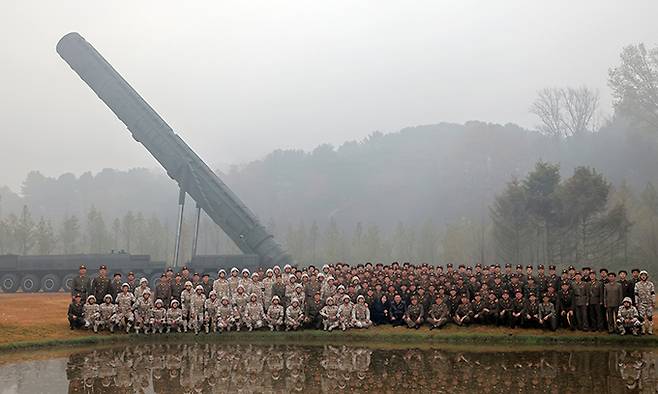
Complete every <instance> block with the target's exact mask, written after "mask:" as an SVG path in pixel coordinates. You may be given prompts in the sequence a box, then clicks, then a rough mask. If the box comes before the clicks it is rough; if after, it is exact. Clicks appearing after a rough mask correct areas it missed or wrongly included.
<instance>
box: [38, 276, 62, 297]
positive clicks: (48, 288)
mask: <svg viewBox="0 0 658 394" xmlns="http://www.w3.org/2000/svg"><path fill="white" fill-rule="evenodd" d="M60 287H61V283H60V280H59V276H57V275H55V274H48V275H46V276H44V277H43V278H41V290H43V291H44V293H54V292H56V291H58V290H59V288H60Z"/></svg>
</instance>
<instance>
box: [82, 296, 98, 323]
mask: <svg viewBox="0 0 658 394" xmlns="http://www.w3.org/2000/svg"><path fill="white" fill-rule="evenodd" d="M82 316H83V317H84V319H85V328H86V329H90V328H93V330H94V332H98V326H99V324H100V322H101V320H100V319H101V313H100V307H99V305H98V304H97V303H96V296H94V295H93V294H92V295H90V296H89V297H87V302H86V303H85V306H84V308H83V314H82Z"/></svg>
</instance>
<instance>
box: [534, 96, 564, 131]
mask: <svg viewBox="0 0 658 394" xmlns="http://www.w3.org/2000/svg"><path fill="white" fill-rule="evenodd" d="M561 108H562V94H561V93H560V89H558V88H545V89H542V90H540V91H539V92H538V93H537V99H536V100H535V102H534V103H532V107H530V112H532V113H533V114H535V115H537V116H538V117H539V119H540V120H541V123H542V124H541V125H540V126H539V131H541V132H542V133H543V134H546V135H551V136H554V137H561V136H562V135H563V133H564V126H563V123H564V122H563V120H562V113H561Z"/></svg>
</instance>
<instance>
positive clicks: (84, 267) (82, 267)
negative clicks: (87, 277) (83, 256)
mask: <svg viewBox="0 0 658 394" xmlns="http://www.w3.org/2000/svg"><path fill="white" fill-rule="evenodd" d="M78 269H81V270H86V269H87V266H86V265H84V264H81V265H80V268H78Z"/></svg>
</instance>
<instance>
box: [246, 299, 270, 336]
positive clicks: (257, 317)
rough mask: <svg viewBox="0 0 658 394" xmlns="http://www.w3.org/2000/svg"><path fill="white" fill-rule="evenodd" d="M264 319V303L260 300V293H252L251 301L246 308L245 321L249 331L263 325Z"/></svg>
mask: <svg viewBox="0 0 658 394" xmlns="http://www.w3.org/2000/svg"><path fill="white" fill-rule="evenodd" d="M264 320H265V316H264V313H263V305H262V304H261V303H260V301H259V300H258V295H256V293H251V296H250V297H249V302H247V305H246V306H245V308H244V323H245V325H246V326H247V329H248V330H249V331H253V330H254V329H256V330H257V329H259V328H261V327H263V321H264Z"/></svg>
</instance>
